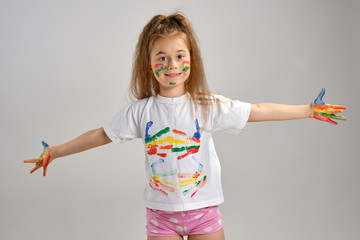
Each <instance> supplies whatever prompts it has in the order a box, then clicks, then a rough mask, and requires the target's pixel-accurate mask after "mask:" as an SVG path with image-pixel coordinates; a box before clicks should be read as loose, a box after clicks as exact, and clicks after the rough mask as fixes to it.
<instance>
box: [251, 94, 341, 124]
mask: <svg viewBox="0 0 360 240" xmlns="http://www.w3.org/2000/svg"><path fill="white" fill-rule="evenodd" d="M324 95H325V88H323V89H322V90H321V92H320V93H319V95H318V96H317V98H316V99H315V101H314V102H313V103H311V104H309V105H283V104H275V103H257V104H253V105H251V113H250V117H249V122H260V121H282V120H293V119H302V118H315V119H318V120H321V121H325V122H328V123H331V124H334V125H336V124H337V122H335V121H333V120H331V118H332V119H337V120H346V118H345V117H342V116H338V115H336V114H338V113H342V112H344V109H346V107H345V106H340V105H330V104H326V103H325V102H323V101H322V98H323V97H324Z"/></svg>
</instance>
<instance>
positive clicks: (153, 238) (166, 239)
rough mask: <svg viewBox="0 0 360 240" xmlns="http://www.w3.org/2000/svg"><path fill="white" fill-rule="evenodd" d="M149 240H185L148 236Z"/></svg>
mask: <svg viewBox="0 0 360 240" xmlns="http://www.w3.org/2000/svg"><path fill="white" fill-rule="evenodd" d="M147 240H183V237H181V236H169V237H153V236H148V237H147Z"/></svg>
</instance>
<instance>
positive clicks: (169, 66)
mask: <svg viewBox="0 0 360 240" xmlns="http://www.w3.org/2000/svg"><path fill="white" fill-rule="evenodd" d="M167 69H169V70H174V69H178V66H177V64H176V62H175V61H174V60H172V59H171V60H170V62H169V64H168V67H167Z"/></svg>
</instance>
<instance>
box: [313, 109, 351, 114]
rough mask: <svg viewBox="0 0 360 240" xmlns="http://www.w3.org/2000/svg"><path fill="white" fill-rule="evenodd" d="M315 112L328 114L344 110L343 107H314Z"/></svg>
mask: <svg viewBox="0 0 360 240" xmlns="http://www.w3.org/2000/svg"><path fill="white" fill-rule="evenodd" d="M314 112H315V113H326V114H329V115H330V114H337V113H343V112H344V110H342V109H333V108H329V109H318V108H315V109H314Z"/></svg>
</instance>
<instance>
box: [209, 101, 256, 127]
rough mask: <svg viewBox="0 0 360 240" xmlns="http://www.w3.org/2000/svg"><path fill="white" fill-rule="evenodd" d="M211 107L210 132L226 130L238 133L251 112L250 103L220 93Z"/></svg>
mask: <svg viewBox="0 0 360 240" xmlns="http://www.w3.org/2000/svg"><path fill="white" fill-rule="evenodd" d="M215 97H216V99H217V101H215V103H214V104H213V105H212V107H211V114H210V119H209V120H210V121H209V123H210V125H211V126H210V128H211V132H220V131H221V132H227V133H234V134H238V133H240V132H241V130H242V129H243V128H244V127H245V125H246V123H247V121H248V119H249V116H250V112H251V104H250V103H245V102H241V101H238V100H231V99H229V98H225V97H223V96H220V95H216V96H215Z"/></svg>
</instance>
